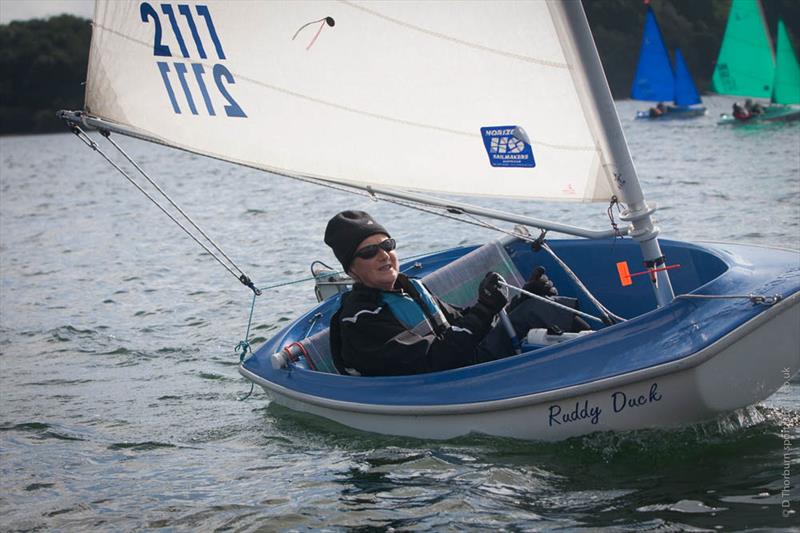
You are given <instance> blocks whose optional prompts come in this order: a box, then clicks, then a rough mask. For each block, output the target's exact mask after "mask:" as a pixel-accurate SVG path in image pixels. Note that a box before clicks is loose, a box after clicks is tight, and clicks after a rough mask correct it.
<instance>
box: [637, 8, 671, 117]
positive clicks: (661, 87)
mask: <svg viewBox="0 0 800 533" xmlns="http://www.w3.org/2000/svg"><path fill="white" fill-rule="evenodd" d="M674 94H675V79H674V75H673V73H672V65H671V64H670V62H669V53H668V52H667V47H666V46H664V39H663V38H662V37H661V29H660V28H659V27H658V22H656V17H655V15H654V14H653V10H652V9H651V8H650V7H649V6H648V8H647V18H646V20H645V24H644V36H643V38H642V47H641V49H640V51H639V65H638V66H637V67H636V77H635V78H634V79H633V88H632V89H631V98H633V99H634V100H648V101H653V102H655V101H671V100H672V99H673V97H674Z"/></svg>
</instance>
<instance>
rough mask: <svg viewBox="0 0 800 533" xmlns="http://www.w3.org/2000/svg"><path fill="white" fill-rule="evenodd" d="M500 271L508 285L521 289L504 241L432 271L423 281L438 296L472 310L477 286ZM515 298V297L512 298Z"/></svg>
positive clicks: (518, 274)
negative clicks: (490, 273)
mask: <svg viewBox="0 0 800 533" xmlns="http://www.w3.org/2000/svg"><path fill="white" fill-rule="evenodd" d="M492 271H493V272H497V273H498V274H500V275H501V276H503V278H505V280H506V282H507V283H509V284H510V285H514V286H515V287H522V286H523V285H524V284H525V278H523V277H522V274H520V272H519V270H518V269H517V267H516V265H515V264H514V262H513V261H512V260H511V257H509V255H508V252H506V249H505V246H503V241H501V240H495V241H491V242H488V243H486V244H484V245H483V246H481V247H479V248H476V249H474V250H473V251H471V252H470V253H468V254H466V255H464V256H462V257H460V258H458V259H456V260H455V261H453V262H452V263H450V264H448V265H446V266H444V267H442V268H440V269H439V270H437V271H435V272H431V273H430V274H428V275H427V276H425V277H424V278H423V279H422V281H423V282H424V283H425V286H426V287H428V289H430V291H431V292H432V293H434V294H435V295H436V296H438V297H439V298H441V299H442V300H444V301H445V302H447V303H449V304H450V305H454V306H456V307H462V308H463V307H469V306H471V305H472V304H474V303H475V301H476V300H477V299H478V285H480V283H481V280H483V278H484V276H486V273H487V272H492ZM511 296H513V294H512V295H511Z"/></svg>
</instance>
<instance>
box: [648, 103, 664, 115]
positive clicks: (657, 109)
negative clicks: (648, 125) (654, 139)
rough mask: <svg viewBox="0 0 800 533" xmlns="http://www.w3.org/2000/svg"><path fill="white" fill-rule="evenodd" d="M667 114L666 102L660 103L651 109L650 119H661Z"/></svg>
mask: <svg viewBox="0 0 800 533" xmlns="http://www.w3.org/2000/svg"><path fill="white" fill-rule="evenodd" d="M666 112H667V108H666V106H665V105H664V102H659V103H658V104H657V105H656V106H655V107H651V108H650V118H656V117H660V116H661V115H663V114H664V113H666Z"/></svg>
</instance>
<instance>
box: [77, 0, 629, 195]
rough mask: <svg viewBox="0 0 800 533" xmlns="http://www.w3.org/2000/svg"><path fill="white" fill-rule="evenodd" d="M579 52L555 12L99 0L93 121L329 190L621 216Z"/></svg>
mask: <svg viewBox="0 0 800 533" xmlns="http://www.w3.org/2000/svg"><path fill="white" fill-rule="evenodd" d="M328 18H330V20H331V21H332V23H331V24H328V23H326V20H327V19H328ZM192 25H193V26H194V27H192ZM570 38H571V37H570V36H569V34H568V33H564V32H560V31H557V29H556V25H555V23H554V22H553V19H552V16H551V13H550V10H549V8H548V4H547V3H546V2H523V3H519V2H492V3H483V2H480V3H479V2H433V3H431V2H413V1H406V2H380V3H369V2H353V1H350V0H348V1H344V2H333V1H319V2H309V3H301V2H254V3H245V2H220V1H214V0H210V1H208V2H202V3H192V2H181V4H175V5H172V4H156V3H152V4H151V3H149V2H140V1H133V0H121V1H114V2H99V3H98V5H97V8H96V14H95V25H94V32H93V37H92V51H91V54H90V64H89V74H88V80H87V88H86V104H85V109H86V110H87V112H90V113H91V114H93V115H95V116H97V117H100V118H102V119H104V120H107V121H109V122H113V123H117V124H120V125H122V126H125V127H126V128H128V129H130V130H133V131H141V132H147V136H151V137H153V138H157V139H159V142H161V143H162V144H167V145H171V146H175V147H178V148H181V149H183V150H189V151H192V152H195V153H199V154H204V155H210V156H212V157H216V158H220V159H225V160H228V161H231V162H235V163H239V164H244V165H246V166H249V167H253V168H261V169H264V170H269V171H273V172H275V171H278V172H279V173H286V174H292V175H306V176H315V177H319V178H321V179H326V180H329V181H334V182H337V183H343V184H347V183H357V184H373V185H375V186H383V187H391V188H397V189H400V190H413V191H427V192H436V193H446V194H458V195H467V196H487V197H513V198H534V199H555V200H567V201H603V202H606V201H608V200H609V199H610V198H611V196H613V195H616V196H617V197H618V198H620V200H623V201H624V192H623V191H621V190H619V189H618V186H617V181H616V178H615V172H617V170H618V168H617V166H618V165H617V163H616V160H617V157H616V156H615V154H614V153H612V152H611V151H610V149H609V148H608V146H610V144H611V143H609V141H608V140H607V139H605V137H604V135H605V133H604V130H603V129H602V128H597V127H595V126H593V124H596V123H598V122H600V119H599V118H598V117H599V111H598V104H597V102H596V101H594V99H593V96H592V93H591V92H589V91H586V90H585V89H584V88H582V87H580V84H581V83H582V82H581V81H580V76H576V75H575V69H576V68H577V67H576V66H575V65H574V64H572V63H571V62H570V60H569V59H568V58H569V54H570V53H571V52H569V50H570V48H571V47H574V43H571V42H565V41H564V39H567V40H569V39H570Z"/></svg>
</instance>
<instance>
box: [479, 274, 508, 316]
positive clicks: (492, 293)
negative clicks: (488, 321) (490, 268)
mask: <svg viewBox="0 0 800 533" xmlns="http://www.w3.org/2000/svg"><path fill="white" fill-rule="evenodd" d="M499 281H500V274H498V273H497V272H489V273H487V274H486V276H485V277H484V278H483V280H482V281H481V284H480V285H479V286H478V303H479V304H481V305H483V306H484V307H486V309H488V310H489V311H490V312H491V313H492V315H496V314H497V313H499V312H500V310H501V309H503V307H505V305H506V303H508V300H507V299H506V296H505V294H503V291H502V289H501V287H500V283H499Z"/></svg>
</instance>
